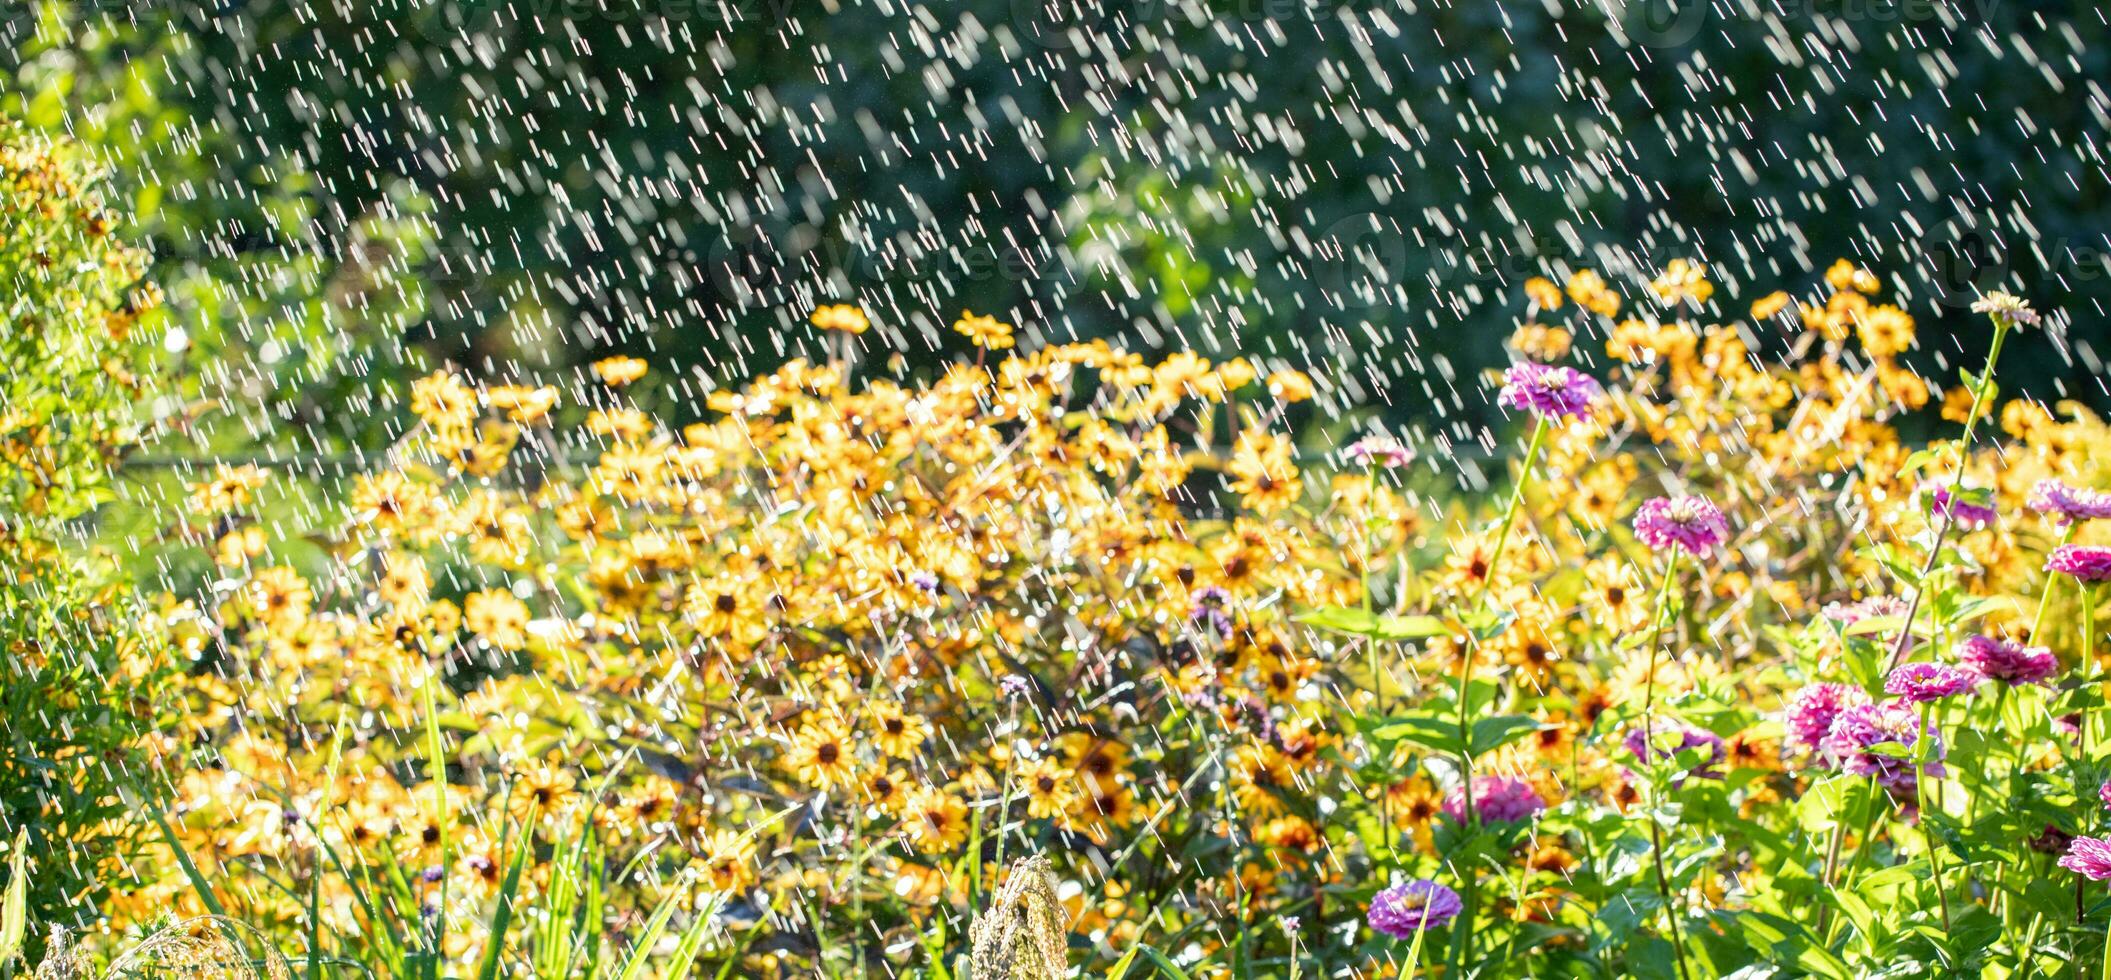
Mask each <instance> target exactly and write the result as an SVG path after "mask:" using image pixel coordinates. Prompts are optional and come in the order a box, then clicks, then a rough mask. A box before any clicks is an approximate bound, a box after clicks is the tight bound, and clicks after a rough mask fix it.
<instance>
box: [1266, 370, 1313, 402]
mask: <svg viewBox="0 0 2111 980" xmlns="http://www.w3.org/2000/svg"><path fill="white" fill-rule="evenodd" d="M1268 393H1269V394H1271V395H1274V396H1275V397H1277V398H1279V399H1282V400H1283V401H1285V402H1301V401H1306V400H1308V399H1310V398H1311V397H1312V379H1311V378H1309V377H1307V376H1306V375H1305V372H1303V371H1295V370H1291V369H1289V368H1284V369H1283V370H1281V371H1277V372H1275V373H1274V374H1271V375H1269V376H1268Z"/></svg>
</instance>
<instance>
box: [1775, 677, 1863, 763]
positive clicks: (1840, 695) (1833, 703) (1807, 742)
mask: <svg viewBox="0 0 2111 980" xmlns="http://www.w3.org/2000/svg"><path fill="white" fill-rule="evenodd" d="M1868 703H1869V696H1868V695H1866V694H1863V693H1862V689H1861V688H1859V687H1854V686H1852V685H1848V684H1812V685H1810V686H1809V687H1806V688H1804V689H1803V690H1801V691H1797V692H1796V696H1795V697H1794V698H1793V699H1791V700H1790V701H1789V706H1788V730H1789V737H1790V738H1792V739H1793V740H1794V741H1795V743H1796V744H1797V745H1800V746H1802V747H1804V748H1806V749H1816V748H1817V747H1818V743H1819V742H1821V741H1823V740H1824V739H1825V736H1826V733H1828V732H1830V731H1832V722H1833V719H1834V718H1837V717H1839V715H1840V712H1841V710H1843V709H1846V708H1851V707H1854V706H1856V705H1862V704H1868Z"/></svg>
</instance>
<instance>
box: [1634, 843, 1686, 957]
mask: <svg viewBox="0 0 2111 980" xmlns="http://www.w3.org/2000/svg"><path fill="white" fill-rule="evenodd" d="M1644 819H1647V820H1648V821H1649V849H1650V853H1651V854H1652V855H1653V856H1654V857H1655V859H1656V866H1657V894H1658V895H1660V896H1662V897H1663V899H1664V920H1665V921H1667V922H1669V923H1671V952H1672V955H1673V956H1674V957H1676V958H1677V960H1678V968H1679V980H1686V977H1687V973H1686V940H1685V937H1684V934H1683V933H1681V932H1680V930H1679V913H1678V910H1677V909H1676V908H1674V907H1673V906H1672V904H1671V877H1670V876H1669V875H1667V874H1665V873H1664V828H1663V827H1661V826H1659V825H1658V824H1657V818H1656V817H1655V815H1653V814H1652V815H1648V816H1646V817H1645V818H1644Z"/></svg>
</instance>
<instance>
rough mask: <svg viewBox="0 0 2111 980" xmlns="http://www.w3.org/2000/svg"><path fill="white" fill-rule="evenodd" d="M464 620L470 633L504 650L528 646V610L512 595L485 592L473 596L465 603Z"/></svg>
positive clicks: (463, 609)
mask: <svg viewBox="0 0 2111 980" xmlns="http://www.w3.org/2000/svg"><path fill="white" fill-rule="evenodd" d="M462 620H463V622H465V623H467V624H468V626H469V632H471V633H475V634H476V635H478V636H481V637H483V638H484V641H485V642H487V643H489V644H491V645H492V646H495V647H497V648H499V649H501V650H518V649H520V648H521V647H524V646H527V645H528V607H527V605H526V604H524V603H522V602H521V601H520V600H519V599H516V598H514V597H513V593H511V592H506V591H504V590H501V589H485V590H483V591H482V592H475V593H471V594H470V596H469V598H468V599H467V600H466V601H465V602H464V603H463V606H462Z"/></svg>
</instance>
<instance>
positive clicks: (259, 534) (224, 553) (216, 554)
mask: <svg viewBox="0 0 2111 980" xmlns="http://www.w3.org/2000/svg"><path fill="white" fill-rule="evenodd" d="M263 553H264V529H263V528H260V527H257V526H256V525H254V524H245V525H243V526H241V527H238V528H235V529H234V530H232V531H229V532H227V533H226V534H223V535H221V536H220V540H219V541H217V542H214V544H213V561H214V562H216V563H218V564H220V565H224V566H227V567H229V568H234V567H239V566H242V565H246V564H248V563H249V560H250V559H252V558H255V557H257V556H258V555H261V554H263Z"/></svg>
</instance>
